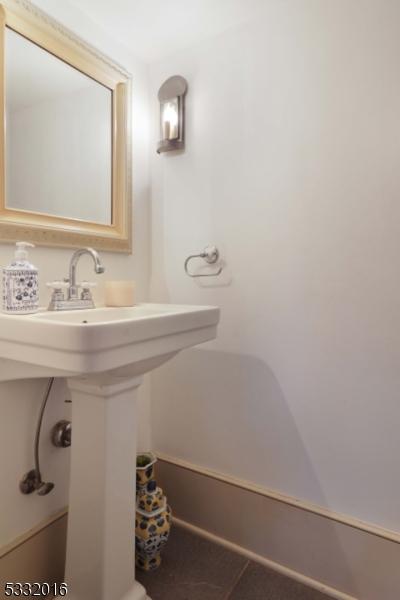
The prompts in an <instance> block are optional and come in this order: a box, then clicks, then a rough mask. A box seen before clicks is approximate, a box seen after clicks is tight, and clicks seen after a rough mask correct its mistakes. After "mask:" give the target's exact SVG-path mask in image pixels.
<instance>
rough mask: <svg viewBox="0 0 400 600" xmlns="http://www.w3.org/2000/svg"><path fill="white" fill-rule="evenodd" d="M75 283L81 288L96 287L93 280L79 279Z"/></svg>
mask: <svg viewBox="0 0 400 600" xmlns="http://www.w3.org/2000/svg"><path fill="white" fill-rule="evenodd" d="M76 285H77V287H80V288H82V289H83V290H90V288H94V287H96V286H97V283H96V282H94V281H80V282H79V283H77V284H76Z"/></svg>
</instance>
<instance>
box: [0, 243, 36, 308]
mask: <svg viewBox="0 0 400 600" xmlns="http://www.w3.org/2000/svg"><path fill="white" fill-rule="evenodd" d="M16 246H17V249H16V251H15V258H14V260H13V261H12V263H11V264H10V265H8V267H5V268H4V269H3V311H4V312H6V313H11V314H18V315H21V314H28V313H35V312H37V311H38V310H39V281H38V279H39V278H38V270H37V268H36V267H35V266H34V265H32V264H31V263H30V262H29V261H28V250H27V248H34V245H33V244H30V243H29V242H17V243H16Z"/></svg>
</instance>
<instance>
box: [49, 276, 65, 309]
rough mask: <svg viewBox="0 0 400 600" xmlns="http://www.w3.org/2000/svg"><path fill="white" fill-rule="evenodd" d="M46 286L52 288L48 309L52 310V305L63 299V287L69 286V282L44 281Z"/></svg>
mask: <svg viewBox="0 0 400 600" xmlns="http://www.w3.org/2000/svg"><path fill="white" fill-rule="evenodd" d="M46 286H47V287H48V288H53V293H52V294H51V299H50V304H49V308H48V310H54V307H55V305H56V304H57V303H58V302H63V300H65V296H64V289H67V288H68V287H69V283H68V282H66V281H50V282H48V283H46Z"/></svg>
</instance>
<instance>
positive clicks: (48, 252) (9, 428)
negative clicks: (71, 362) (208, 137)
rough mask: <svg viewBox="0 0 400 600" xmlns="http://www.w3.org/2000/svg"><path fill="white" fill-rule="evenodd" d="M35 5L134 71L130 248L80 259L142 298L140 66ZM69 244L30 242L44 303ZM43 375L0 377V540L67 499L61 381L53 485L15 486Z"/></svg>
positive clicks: (99, 33)
mask: <svg viewBox="0 0 400 600" xmlns="http://www.w3.org/2000/svg"><path fill="white" fill-rule="evenodd" d="M36 4H37V5H38V6H39V7H40V8H42V9H43V10H45V11H47V12H48V13H49V14H51V15H53V16H54V17H55V18H56V19H58V20H59V21H61V22H62V23H63V24H64V25H65V26H67V27H68V28H70V29H71V30H73V31H75V32H76V33H77V34H78V35H80V36H81V37H82V38H84V39H85V40H87V41H88V42H90V43H92V44H93V45H94V46H96V47H98V48H100V49H101V50H102V51H103V52H105V53H106V54H108V55H109V56H111V57H112V58H113V59H114V60H116V61H118V62H120V63H121V64H122V65H123V66H124V67H125V68H126V69H128V70H129V71H130V72H131V73H132V75H133V90H134V94H133V111H134V113H133V114H134V116H135V118H134V125H133V173H134V178H133V185H134V189H133V193H134V254H133V255H131V256H128V255H118V254H112V253H102V256H103V260H104V264H105V266H106V273H105V274H104V275H102V276H95V275H94V272H93V268H92V265H91V263H90V259H88V258H83V259H82V264H81V265H80V267H79V269H80V276H81V277H82V278H85V279H90V280H92V279H94V278H96V281H98V282H100V286H99V287H100V289H99V291H98V296H100V295H101V282H102V281H104V280H105V279H106V278H111V279H126V278H132V279H135V280H136V283H137V296H138V299H139V300H144V299H146V297H147V290H148V273H149V248H148V245H149V236H148V188H149V178H148V110H147V107H148V104H147V103H148V97H147V93H148V89H147V72H146V68H145V67H144V65H143V64H142V63H141V62H140V61H138V60H136V59H135V58H134V57H133V56H131V55H130V54H129V52H128V51H127V50H126V49H125V48H123V47H121V46H120V45H119V44H118V43H117V42H116V41H115V40H113V39H112V38H110V37H109V36H108V35H107V34H106V33H105V32H104V31H103V30H102V29H100V28H99V27H98V26H97V25H95V24H94V23H93V22H91V21H90V20H88V18H87V17H86V16H85V15H84V14H83V13H81V12H80V10H79V9H78V8H76V7H74V6H73V5H72V4H70V3H69V2H67V1H65V0H63V2H52V1H51V0H37V2H36ZM71 252H72V251H71V250H69V249H65V250H62V249H49V248H36V249H35V250H34V251H33V252H32V254H31V259H32V262H34V264H36V265H37V266H38V267H39V269H40V281H41V301H42V303H43V304H46V302H47V290H46V288H45V283H46V281H52V280H54V279H56V278H59V277H63V276H65V274H66V273H67V269H68V262H69V258H70V256H71ZM12 255H13V252H12V246H10V245H4V244H1V245H0V264H1V265H4V264H8V263H9V261H10V259H11V257H12ZM44 387H45V381H43V380H38V381H30V380H28V381H23V382H10V383H4V384H0V473H1V486H0V547H1V546H2V545H4V544H6V543H9V542H10V541H12V540H13V539H14V538H15V537H16V536H18V535H20V534H21V533H24V532H25V531H27V530H28V529H29V528H31V527H32V526H34V525H36V524H37V523H38V522H40V521H41V520H42V519H45V518H46V517H47V516H49V515H50V514H51V513H53V512H55V511H57V510H58V509H60V508H62V507H64V506H65V505H66V504H67V501H68V497H67V489H68V450H65V451H64V450H58V449H56V448H53V447H52V446H51V445H50V442H49V439H48V435H49V431H50V429H51V426H52V425H53V424H54V423H55V422H56V421H57V420H58V419H59V418H61V417H68V415H69V410H68V404H65V403H64V400H65V399H66V398H67V393H66V390H65V385H64V382H63V381H60V382H58V384H57V387H56V389H55V390H54V393H52V396H51V398H50V400H49V408H48V412H47V415H46V421H45V424H44V428H43V446H42V452H41V458H42V466H43V476H44V477H45V478H47V479H49V480H51V481H54V482H55V484H56V487H55V489H54V491H53V492H52V493H51V494H50V495H48V496H46V497H39V496H37V495H34V496H22V495H21V494H20V493H19V490H18V483H19V479H20V478H21V477H22V475H23V474H24V473H25V472H26V471H27V470H29V469H31V468H32V466H33V465H32V460H33V439H34V427H35V422H36V417H37V414H38V410H39V406H40V403H41V399H42V392H43V390H44ZM147 399H148V396H147V387H146V385H145V386H144V387H143V388H142V393H141V398H140V407H139V415H140V421H141V423H143V427H141V428H140V432H139V434H140V435H139V437H140V444H141V446H142V447H148V446H149V431H148V429H147V426H146V423H147V422H148V418H147V411H148V405H149V403H148V401H147Z"/></svg>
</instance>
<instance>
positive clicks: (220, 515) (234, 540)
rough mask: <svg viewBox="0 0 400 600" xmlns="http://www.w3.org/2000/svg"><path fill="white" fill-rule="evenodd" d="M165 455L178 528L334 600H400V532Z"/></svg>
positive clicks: (163, 471)
mask: <svg viewBox="0 0 400 600" xmlns="http://www.w3.org/2000/svg"><path fill="white" fill-rule="evenodd" d="M158 457H159V462H158V465H157V479H158V481H159V484H160V485H161V487H163V488H164V490H165V493H166V494H167V496H168V501H169V503H170V504H171V507H172V510H173V513H174V515H175V518H176V522H177V523H180V524H182V525H183V526H185V527H186V528H191V529H192V531H195V532H196V533H198V534H199V535H203V536H209V539H212V540H214V541H215V542H217V543H219V544H223V545H225V546H226V547H229V548H231V549H232V550H234V551H236V552H239V553H241V554H243V555H245V556H247V557H248V558H250V559H251V560H254V561H255V562H259V563H261V564H264V565H266V566H268V567H270V568H272V569H274V570H277V571H280V572H281V573H283V574H285V575H287V576H289V577H292V578H293V579H297V580H298V581H301V582H302V583H305V584H306V585H309V586H311V587H313V588H315V589H318V590H320V591H323V592H324V593H325V594H326V595H328V596H330V597H332V598H337V599H338V600H397V599H398V598H400V569H399V566H398V565H399V564H400V544H399V541H400V538H399V535H398V533H397V532H389V531H387V530H384V529H382V528H379V527H377V526H375V525H370V524H364V523H363V522H361V521H357V520H356V519H352V518H351V517H346V516H344V515H338V514H337V513H330V512H329V511H326V510H325V509H322V508H320V507H314V506H313V505H307V504H306V503H302V502H301V501H299V500H297V499H293V498H286V497H284V496H282V495H281V494H277V493H275V492H271V491H270V490H263V489H261V488H258V487H257V486H252V484H250V485H247V482H241V481H239V480H235V479H233V478H230V477H227V476H225V475H221V474H218V473H217V474H216V473H213V472H211V471H209V470H207V469H204V472H202V471H203V469H202V467H199V466H197V465H192V464H189V463H186V462H185V463H183V461H181V460H178V459H174V458H171V457H165V456H164V455H160V453H158ZM254 487H257V489H254Z"/></svg>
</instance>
